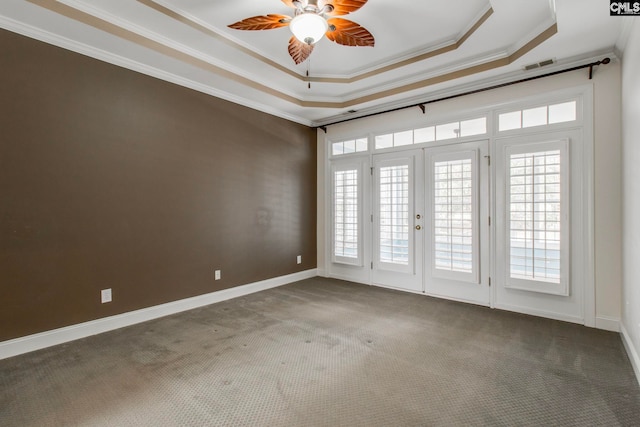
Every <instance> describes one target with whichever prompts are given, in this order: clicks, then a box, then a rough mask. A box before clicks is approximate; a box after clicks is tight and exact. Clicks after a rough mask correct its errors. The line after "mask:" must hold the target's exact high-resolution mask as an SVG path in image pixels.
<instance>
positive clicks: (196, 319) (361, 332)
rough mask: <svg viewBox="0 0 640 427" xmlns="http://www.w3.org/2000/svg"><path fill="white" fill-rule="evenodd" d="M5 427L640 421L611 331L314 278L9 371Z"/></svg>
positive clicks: (636, 396)
mask: <svg viewBox="0 0 640 427" xmlns="http://www.w3.org/2000/svg"><path fill="white" fill-rule="evenodd" d="M0 425H1V426H227V425H228V426H458V425H478V426H481V425H487V426H516V425H517V426H551V425H555V426H572V425H574V426H589V425H594V426H595V425H597V426H617V425H624V426H632V425H636V426H638V425H640V389H639V387H638V384H637V382H636V380H635V377H634V375H633V371H632V368H631V365H630V363H629V360H628V358H627V356H626V353H625V351H624V348H623V346H622V343H621V341H620V336H619V335H618V334H614V333H609V332H604V331H599V330H595V329H589V328H585V327H581V326H578V325H572V324H568V323H563V322H557V321H552V320H546V319H540V318H535V317H530V316H524V315H518V314H513V313H508V312H503V311H498V310H490V309H487V308H482V307H476V306H472V305H466V304H459V303H454V302H450V301H444V300H437V299H432V298H428V297H424V296H421V295H414V294H407V293H402V292H395V291H391V290H386V289H380V288H375V287H369V286H363V285H356V284H351V283H347V282H341V281H337V280H328V279H322V278H315V279H310V280H305V281H302V282H298V283H294V284H291V285H287V286H284V287H281V288H277V289H273V290H269V291H265V292H261V293H259V294H254V295H251V296H248V297H244V298H239V299H235V300H232V301H227V302H224V303H219V304H215V305H212V306H209V307H205V308H201V309H198V310H194V311H190V312H186V313H182V314H178V315H174V316H171V317H166V318H163V319H158V320H155V321H151V322H147V323H144V324H140V325H136V326H133V327H129V328H126V329H121V330H118V331H114V332H110V333H107V334H102V335H99V336H95V337H91V338H87V339H84V340H80V341H76V342H72V343H69V344H65V345H61V346H57V347H53V348H49V349H45V350H42V351H38V352H34V353H30V354H26V355H22V356H18V357H14V358H11V359H6V360H2V361H0Z"/></svg>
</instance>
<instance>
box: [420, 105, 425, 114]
mask: <svg viewBox="0 0 640 427" xmlns="http://www.w3.org/2000/svg"><path fill="white" fill-rule="evenodd" d="M418 107H420V109H421V110H422V114H427V107H425V106H424V104H418Z"/></svg>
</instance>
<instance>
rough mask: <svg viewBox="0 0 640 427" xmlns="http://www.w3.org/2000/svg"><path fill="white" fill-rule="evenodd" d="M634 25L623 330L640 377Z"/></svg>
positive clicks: (639, 93)
mask: <svg viewBox="0 0 640 427" xmlns="http://www.w3.org/2000/svg"><path fill="white" fill-rule="evenodd" d="M632 25H633V27H632V30H631V33H630V36H629V39H628V41H627V45H626V47H625V49H624V57H623V67H622V89H623V92H622V112H623V117H622V129H623V131H622V132H623V135H622V140H623V145H622V148H623V169H622V170H623V200H624V202H623V227H622V229H623V230H624V237H623V254H624V258H623V285H622V302H623V305H622V326H623V331H622V332H623V335H624V338H625V344H627V350H628V352H629V355H630V357H631V359H632V362H633V363H634V367H635V369H636V375H637V376H638V379H639V380H640V359H639V358H638V354H640V221H638V218H640V213H639V212H640V167H638V165H640V77H639V76H640V25H639V24H638V23H637V22H634V23H633V24H632Z"/></svg>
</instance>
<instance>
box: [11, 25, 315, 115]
mask: <svg viewBox="0 0 640 427" xmlns="http://www.w3.org/2000/svg"><path fill="white" fill-rule="evenodd" d="M0 28H3V29H5V30H8V31H11V32H14V33H16V34H21V35H23V36H26V37H29V38H32V39H35V40H38V41H41V42H44V43H47V44H50V45H53V46H57V47H60V48H63V49H66V50H69V51H71V52H75V53H78V54H81V55H84V56H87V57H90V58H93V59H97V60H99V61H103V62H106V63H109V64H113V65H116V66H118V67H122V68H126V69H128V70H132V71H136V72H139V73H141V74H145V75H148V76H150V77H154V78H157V79H159V80H163V81H166V82H169V83H173V84H176V85H179V86H183V87H186V88H189V89H192V90H195V91H198V92H201V93H205V94H207V95H211V96H215V97H216V98H220V99H223V100H225V101H229V102H233V103H234V104H239V105H243V106H245V107H248V108H252V109H254V110H257V111H261V112H263V113H266V114H269V115H272V116H276V117H280V118H282V119H286V120H289V121H292V122H295V123H299V124H302V125H305V126H313V122H312V121H310V120H308V119H305V118H302V117H299V116H296V115H292V114H288V113H284V112H282V111H281V110H278V109H276V108H273V107H272V106H270V105H267V104H263V103H259V102H254V101H250V100H247V99H246V98H243V97H239V96H237V95H234V94H231V93H229V92H225V91H223V90H220V89H217V88H214V87H211V86H209V85H204V84H202V83H199V82H196V81H194V80H190V79H187V78H184V77H182V76H178V75H176V74H173V73H169V72H166V71H164V70H161V69H159V68H156V67H152V66H150V65H147V64H143V63H141V62H138V61H134V60H132V59H129V58H125V57H123V56H120V55H116V54H113V53H111V52H107V51H105V50H101V49H97V48H95V47H93V46H89V45H87V44H84V43H80V42H78V41H75V40H71V39H69V38H66V37H63V36H60V35H57V34H53V33H51V32H49V31H45V30H42V29H40V28H36V27H34V26H31V25H27V24H25V23H22V22H19V21H16V20H13V19H10V18H7V17H5V16H1V15H0Z"/></svg>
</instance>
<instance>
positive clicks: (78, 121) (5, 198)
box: [0, 30, 316, 341]
mask: <svg viewBox="0 0 640 427" xmlns="http://www.w3.org/2000/svg"><path fill="white" fill-rule="evenodd" d="M0 58H1V65H0V138H1V139H0V341H4V340H8V339H12V338H16V337H20V336H25V335H29V334H33V333H37V332H42V331H46V330H51V329H54V328H59V327H63V326H68V325H72V324H76V323H80V322H85V321H89V320H94V319H98V318H101V317H105V316H110V315H114V314H119V313H124V312H127V311H131V310H136V309H140V308H144V307H150V306H153V305H157V304H161V303H166V302H169V301H175V300H178V299H182V298H187V297H191V296H195V295H201V294H205V293H209V292H213V291H216V290H221V289H225V288H229V287H233V286H237V285H242V284H246V283H251V282H255V281H259V280H263V279H268V278H272V277H277V276H282V275H286V274H290V273H294V272H297V271H302V270H307V269H311V268H315V267H316V178H315V177H316V154H315V153H316V149H315V131H313V130H312V129H310V128H308V127H306V126H302V125H299V124H296V123H292V122H289V121H287V120H283V119H279V118H276V117H273V116H270V115H267V114H264V113H261V112H258V111H255V110H251V109H248V108H245V107H242V106H239V105H236V104H233V103H229V102H226V101H223V100H220V99H217V98H214V97H211V96H208V95H205V94H202V93H199V92H195V91H192V90H189V89H186V88H183V87H180V86H176V85H172V84H170V83H167V82H164V81H160V80H157V79H154V78H151V77H148V76H145V75H142V74H139V73H136V72H133V71H129V70H126V69H123V68H119V67H116V66H113V65H110V64H106V63H103V62H100V61H97V60H94V59H91V58H88V57H85V56H82V55H79V54H76V53H73V52H69V51H66V50H64V49H60V48H57V47H53V46H50V45H47V44H45V43H41V42H38V41H35V40H32V39H29V38H26V37H23V36H20V35H17V34H14V33H11V32H7V31H4V30H0ZM296 255H302V260H303V263H302V264H301V265H297V264H296ZM214 269H220V270H222V280H220V281H214V280H213V273H214ZM104 288H112V289H113V298H114V300H113V302H112V303H108V304H101V303H100V290H101V289H104Z"/></svg>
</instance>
